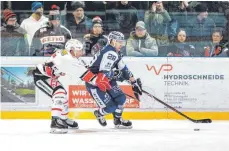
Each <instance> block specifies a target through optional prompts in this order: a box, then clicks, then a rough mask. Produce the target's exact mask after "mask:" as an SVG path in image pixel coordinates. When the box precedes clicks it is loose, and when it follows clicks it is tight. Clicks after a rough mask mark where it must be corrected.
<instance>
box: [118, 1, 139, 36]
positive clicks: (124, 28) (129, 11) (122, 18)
mask: <svg viewBox="0 0 229 151" xmlns="http://www.w3.org/2000/svg"><path fill="white" fill-rule="evenodd" d="M116 9H117V10H118V11H119V25H120V30H121V32H124V33H126V32H128V33H130V31H133V30H134V28H135V25H136V23H137V22H138V17H137V9H136V8H135V7H133V6H131V4H130V2H129V3H128V4H127V5H122V4H121V2H119V5H118V7H117V8H116Z"/></svg>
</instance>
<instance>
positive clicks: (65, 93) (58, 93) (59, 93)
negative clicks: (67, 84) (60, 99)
mask: <svg viewBox="0 0 229 151" xmlns="http://www.w3.org/2000/svg"><path fill="white" fill-rule="evenodd" d="M57 94H66V93H65V92H56V93H54V94H53V95H52V96H54V95H57Z"/></svg>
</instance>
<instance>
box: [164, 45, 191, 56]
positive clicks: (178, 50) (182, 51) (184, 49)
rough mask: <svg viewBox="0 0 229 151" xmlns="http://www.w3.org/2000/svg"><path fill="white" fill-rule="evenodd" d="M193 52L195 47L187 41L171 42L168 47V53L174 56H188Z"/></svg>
mask: <svg viewBox="0 0 229 151" xmlns="http://www.w3.org/2000/svg"><path fill="white" fill-rule="evenodd" d="M193 53H195V47H194V46H193V45H189V44H187V43H173V44H171V45H170V46H169V48H168V54H170V56H174V57H190V56H193Z"/></svg>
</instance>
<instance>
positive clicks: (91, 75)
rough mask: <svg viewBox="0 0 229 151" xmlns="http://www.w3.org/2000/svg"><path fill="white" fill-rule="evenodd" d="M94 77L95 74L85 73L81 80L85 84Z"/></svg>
mask: <svg viewBox="0 0 229 151" xmlns="http://www.w3.org/2000/svg"><path fill="white" fill-rule="evenodd" d="M94 77H95V74H94V73H92V72H91V71H90V70H88V71H86V73H84V75H83V76H82V77H81V79H82V80H83V81H85V82H90V81H91V80H92V79H93V78H94Z"/></svg>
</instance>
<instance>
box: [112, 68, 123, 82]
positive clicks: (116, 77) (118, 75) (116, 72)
mask: <svg viewBox="0 0 229 151" xmlns="http://www.w3.org/2000/svg"><path fill="white" fill-rule="evenodd" d="M121 77H122V71H120V70H114V76H113V77H112V80H116V81H118V80H119V79H120V78H121Z"/></svg>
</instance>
